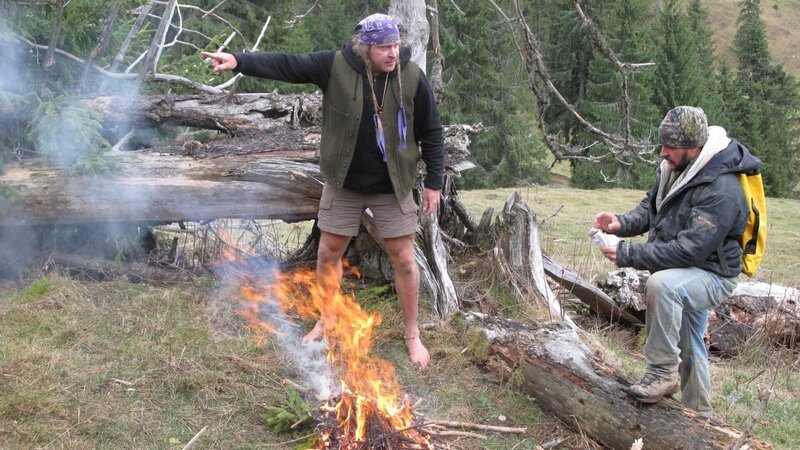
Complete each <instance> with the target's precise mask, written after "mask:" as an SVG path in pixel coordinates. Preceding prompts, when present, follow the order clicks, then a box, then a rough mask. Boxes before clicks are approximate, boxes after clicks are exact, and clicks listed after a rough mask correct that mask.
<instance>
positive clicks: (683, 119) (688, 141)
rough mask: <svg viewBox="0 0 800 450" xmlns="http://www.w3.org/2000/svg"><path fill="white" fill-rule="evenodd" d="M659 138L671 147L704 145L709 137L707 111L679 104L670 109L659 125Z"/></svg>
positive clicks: (662, 142) (663, 143)
mask: <svg viewBox="0 0 800 450" xmlns="http://www.w3.org/2000/svg"><path fill="white" fill-rule="evenodd" d="M658 139H659V140H660V141H661V144H662V145H666V146H669V147H675V148H692V147H702V146H703V145H704V144H705V143H706V140H707V139H708V119H707V118H706V113H705V112H703V109H702V108H696V107H694V106H678V107H677V108H675V109H672V110H670V111H669V112H668V113H667V115H666V117H664V120H662V121H661V125H660V126H659V127H658Z"/></svg>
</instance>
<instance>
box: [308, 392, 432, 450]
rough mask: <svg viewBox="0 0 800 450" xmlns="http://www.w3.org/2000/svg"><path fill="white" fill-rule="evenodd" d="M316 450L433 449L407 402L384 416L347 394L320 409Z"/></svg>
mask: <svg viewBox="0 0 800 450" xmlns="http://www.w3.org/2000/svg"><path fill="white" fill-rule="evenodd" d="M320 411H321V414H320V416H319V417H318V418H317V421H318V425H317V434H318V436H319V438H320V439H319V443H318V444H319V445H318V447H317V448H320V449H327V448H336V449H367V448H369V449H433V448H434V447H433V444H431V442H430V436H429V435H428V434H427V433H426V432H425V431H424V430H423V429H422V428H421V427H422V425H423V422H422V421H419V420H416V418H415V416H414V414H413V413H412V411H411V406H410V405H409V403H408V402H404V404H403V407H402V410H401V411H399V412H398V413H397V414H394V415H391V416H387V415H385V413H383V412H381V411H380V408H379V406H378V402H375V401H373V400H370V399H367V398H366V397H363V396H361V395H357V394H354V393H350V392H345V393H342V395H340V396H339V397H338V398H337V399H331V400H330V401H329V402H328V403H327V404H326V405H324V406H323V407H322V408H320Z"/></svg>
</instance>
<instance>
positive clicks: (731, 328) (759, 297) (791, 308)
mask: <svg viewBox="0 0 800 450" xmlns="http://www.w3.org/2000/svg"><path fill="white" fill-rule="evenodd" d="M708 334H709V350H710V351H712V352H715V353H717V354H720V355H721V356H737V355H739V353H740V349H741V348H742V347H743V346H744V345H745V344H746V343H747V342H748V341H751V340H753V339H758V338H766V339H768V340H769V341H771V342H774V343H776V344H779V345H785V346H787V347H790V348H797V341H798V339H799V338H800V291H798V290H797V289H794V288H787V287H783V286H778V285H773V284H769V283H755V282H747V283H741V284H739V286H737V287H736V290H735V291H733V294H731V296H730V297H729V298H728V299H727V300H726V301H725V302H723V303H722V304H721V305H719V306H717V307H716V308H714V309H712V310H711V311H709V316H708Z"/></svg>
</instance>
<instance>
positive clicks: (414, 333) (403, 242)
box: [384, 234, 431, 369]
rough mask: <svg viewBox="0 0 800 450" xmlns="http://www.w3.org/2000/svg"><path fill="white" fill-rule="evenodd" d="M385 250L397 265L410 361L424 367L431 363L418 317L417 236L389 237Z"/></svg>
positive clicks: (394, 266)
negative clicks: (415, 244) (415, 251)
mask: <svg viewBox="0 0 800 450" xmlns="http://www.w3.org/2000/svg"><path fill="white" fill-rule="evenodd" d="M384 242H385V244H386V250H387V251H388V252H389V257H390V258H391V260H392V267H393V268H394V277H395V280H394V288H395V290H396V291H397V297H398V299H399V300H400V309H401V310H402V312H403V321H404V322H405V332H404V333H403V338H404V340H405V342H406V347H407V348H408V356H409V358H410V359H411V362H412V363H413V364H415V365H418V366H419V367H420V368H421V369H424V368H425V367H427V366H428V362H429V361H430V359H431V357H430V354H428V349H426V348H425V346H424V345H423V344H422V340H421V339H420V335H419V327H418V325H417V318H418V316H419V272H418V271H417V262H416V261H415V260H414V235H413V234H409V235H406V236H400V237H397V238H390V239H386V240H385V241H384Z"/></svg>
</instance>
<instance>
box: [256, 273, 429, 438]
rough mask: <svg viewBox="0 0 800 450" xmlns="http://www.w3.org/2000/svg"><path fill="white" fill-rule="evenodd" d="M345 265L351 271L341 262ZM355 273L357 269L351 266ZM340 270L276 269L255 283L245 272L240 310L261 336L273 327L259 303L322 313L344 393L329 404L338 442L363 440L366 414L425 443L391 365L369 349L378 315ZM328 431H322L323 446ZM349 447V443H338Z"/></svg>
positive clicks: (308, 316) (309, 315) (297, 311)
mask: <svg viewBox="0 0 800 450" xmlns="http://www.w3.org/2000/svg"><path fill="white" fill-rule="evenodd" d="M343 267H344V269H348V270H349V271H350V273H353V272H355V271H354V269H353V268H349V267H348V266H347V263H346V262H345V263H344V265H343ZM355 273H357V272H355ZM340 274H341V271H340V270H337V268H331V270H324V271H320V274H319V275H318V274H317V273H316V272H315V271H312V270H309V269H301V270H294V271H291V272H288V273H281V272H278V271H275V272H274V273H273V274H272V281H271V282H268V283H267V284H265V285H253V284H254V277H248V276H245V277H244V282H243V283H242V286H241V293H242V296H243V298H244V299H245V300H246V301H247V303H246V305H245V308H244V310H243V311H242V316H243V317H244V318H245V319H247V321H248V323H249V327H250V329H251V330H252V331H253V332H254V333H255V334H256V336H257V337H258V338H259V339H263V338H264V337H266V335H267V334H268V333H273V332H276V330H275V327H273V326H271V325H269V324H268V323H266V322H264V321H263V319H262V318H261V312H260V311H261V306H262V304H264V303H268V304H269V305H270V306H273V307H277V308H278V309H279V310H280V311H282V312H283V313H284V314H287V313H290V312H292V311H293V312H294V313H295V314H296V315H298V316H300V317H301V318H303V319H314V320H316V319H317V318H319V317H321V318H322V321H323V325H324V326H323V335H324V337H325V345H326V348H327V351H328V354H327V359H328V362H329V364H330V365H331V367H332V368H333V369H334V371H335V373H336V374H337V375H338V377H339V383H340V386H341V392H342V395H341V397H340V399H339V401H338V403H337V404H336V405H335V407H334V408H333V409H334V411H335V414H336V417H337V420H338V423H339V424H340V426H339V428H340V429H339V431H340V432H341V442H352V443H353V444H352V445H353V448H355V445H356V444H355V443H358V442H362V443H363V442H364V440H365V439H366V438H368V437H367V436H366V431H367V418H368V417H370V416H373V417H374V416H377V417H380V418H382V421H383V424H384V425H385V426H386V427H387V429H390V430H394V431H398V432H401V433H404V434H406V435H407V437H412V438H413V440H414V441H416V442H419V443H420V445H421V446H420V448H429V447H430V444H428V441H427V439H426V438H425V437H424V436H423V435H422V434H421V433H419V432H417V431H416V430H414V429H413V424H414V415H413V413H412V411H411V406H410V404H409V402H408V399H403V395H402V392H401V390H400V388H399V385H398V382H397V379H396V377H395V370H394V366H393V365H392V364H391V363H389V362H388V361H386V360H383V359H381V358H378V357H376V356H373V355H372V354H371V351H372V348H373V345H374V342H375V329H376V327H378V326H380V324H381V321H382V318H381V316H380V315H379V314H377V313H368V312H366V311H364V310H363V309H362V308H361V307H360V306H359V305H358V303H357V302H356V300H355V297H354V296H352V295H347V294H344V293H343V292H342V290H341V287H340V282H341V275H340ZM326 440H327V436H322V440H321V445H322V446H323V447H324V446H325V442H326ZM342 448H349V447H342Z"/></svg>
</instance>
